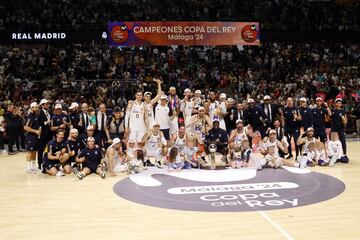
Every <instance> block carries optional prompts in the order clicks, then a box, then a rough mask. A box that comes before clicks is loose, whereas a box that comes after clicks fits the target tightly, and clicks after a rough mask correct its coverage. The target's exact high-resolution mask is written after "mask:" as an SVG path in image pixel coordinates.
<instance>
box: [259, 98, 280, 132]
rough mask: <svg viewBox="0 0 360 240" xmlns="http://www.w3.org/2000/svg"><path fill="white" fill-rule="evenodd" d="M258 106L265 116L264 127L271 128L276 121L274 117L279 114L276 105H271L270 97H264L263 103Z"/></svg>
mask: <svg viewBox="0 0 360 240" xmlns="http://www.w3.org/2000/svg"><path fill="white" fill-rule="evenodd" d="M259 106H260V108H261V109H262V110H263V111H264V112H265V114H266V116H267V122H266V127H267V128H272V126H273V125H274V121H275V119H276V116H277V115H278V113H279V107H278V105H277V104H273V103H271V98H270V96H269V95H266V96H265V97H264V103H261V104H260V105H259Z"/></svg>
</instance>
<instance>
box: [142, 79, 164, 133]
mask: <svg viewBox="0 0 360 240" xmlns="http://www.w3.org/2000/svg"><path fill="white" fill-rule="evenodd" d="M153 81H154V82H156V83H157V94H156V96H155V97H154V98H153V99H151V92H145V93H144V100H145V101H144V105H145V109H146V113H147V114H148V121H149V126H152V124H153V122H154V121H155V118H154V105H155V103H157V101H158V100H159V99H160V97H161V95H162V90H161V80H160V79H155V78H154V79H153Z"/></svg>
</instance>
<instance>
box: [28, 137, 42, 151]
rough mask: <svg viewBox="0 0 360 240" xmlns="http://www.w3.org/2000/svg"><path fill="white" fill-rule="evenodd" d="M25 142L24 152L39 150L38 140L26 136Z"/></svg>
mask: <svg viewBox="0 0 360 240" xmlns="http://www.w3.org/2000/svg"><path fill="white" fill-rule="evenodd" d="M25 140H26V150H27V151H37V150H38V148H39V141H38V138H37V137H36V136H34V135H32V134H28V135H26V137H25Z"/></svg>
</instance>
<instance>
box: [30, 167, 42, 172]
mask: <svg viewBox="0 0 360 240" xmlns="http://www.w3.org/2000/svg"><path fill="white" fill-rule="evenodd" d="M32 171H33V173H38V172H40V171H41V170H40V169H38V168H37V167H33V168H32Z"/></svg>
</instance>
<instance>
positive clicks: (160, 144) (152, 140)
mask: <svg viewBox="0 0 360 240" xmlns="http://www.w3.org/2000/svg"><path fill="white" fill-rule="evenodd" d="M141 142H142V143H144V144H145V150H146V157H147V158H149V157H154V158H155V165H156V166H157V167H159V168H162V162H161V158H162V155H166V154H167V149H166V144H167V142H166V139H165V137H164V134H163V133H162V132H161V131H160V124H159V123H157V122H154V123H153V128H152V129H150V130H149V131H148V132H147V133H146V134H145V135H144V136H143V138H142V140H141ZM147 160H149V159H147ZM146 162H147V163H149V161H146ZM150 165H151V164H150Z"/></svg>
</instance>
